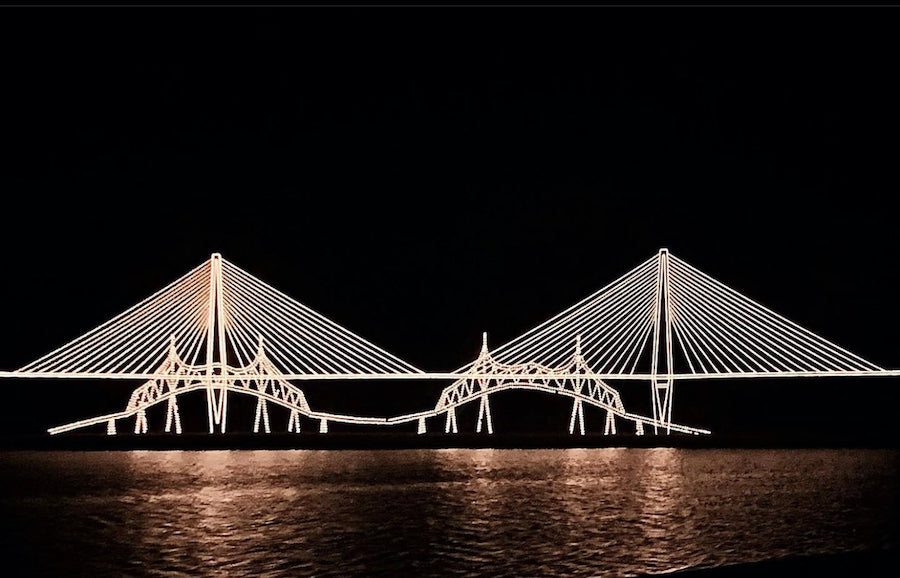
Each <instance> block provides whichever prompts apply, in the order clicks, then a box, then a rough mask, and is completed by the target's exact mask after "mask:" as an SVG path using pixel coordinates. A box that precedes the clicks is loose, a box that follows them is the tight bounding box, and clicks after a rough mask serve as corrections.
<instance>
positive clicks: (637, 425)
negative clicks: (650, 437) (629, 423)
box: [634, 421, 644, 436]
mask: <svg viewBox="0 0 900 578" xmlns="http://www.w3.org/2000/svg"><path fill="white" fill-rule="evenodd" d="M634 435H636V436H642V435H644V424H643V423H642V422H639V421H636V422H634Z"/></svg>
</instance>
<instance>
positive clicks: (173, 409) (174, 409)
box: [166, 395, 181, 434]
mask: <svg viewBox="0 0 900 578" xmlns="http://www.w3.org/2000/svg"><path fill="white" fill-rule="evenodd" d="M173 422H174V423H175V433H177V434H180V433H181V415H179V413H178V402H177V401H176V400H175V396H174V395H173V396H172V397H170V398H169V404H168V407H167V408H166V433H168V432H170V431H172V423H173Z"/></svg>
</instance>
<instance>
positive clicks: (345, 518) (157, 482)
mask: <svg viewBox="0 0 900 578" xmlns="http://www.w3.org/2000/svg"><path fill="white" fill-rule="evenodd" d="M898 472H900V452H897V451H890V450H776V451H771V450H677V449H649V450H645V449H571V450H409V451H234V452H227V451H223V452H215V451H207V452H187V451H172V452H139V451H138V452H81V453H77V452H8V453H0V524H2V526H0V527H2V534H0V536H2V540H3V550H4V552H3V559H4V560H5V561H6V562H7V564H8V566H7V568H10V567H12V568H20V569H22V570H21V571H22V573H23V574H29V575H32V574H54V575H72V574H73V573H75V574H79V575H92V576H96V575H110V576H119V575H123V574H131V575H148V574H150V575H165V576H171V575H197V574H214V575H229V576H233V575H254V576H256V575H261V576H288V575H291V576H294V575H317V576H347V575H373V574H377V575H385V576H398V575H416V576H422V575H467V576H471V575H490V576H526V575H527V576H535V575H539V576H553V575H556V576H589V575H601V574H602V575H634V574H641V573H647V572H662V571H667V570H673V569H678V568H685V567H694V566H708V565H720V564H726V563H736V562H748V561H755V560H762V559H767V558H772V557H778V556H784V555H790V554H809V553H830V552H843V551H849V550H859V549H875V548H884V547H896V546H898V542H900V540H898V537H900V531H898V507H900V500H898V494H900V488H898V480H900V478H898ZM9 564H14V565H13V566H9Z"/></svg>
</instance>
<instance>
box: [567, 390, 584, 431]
mask: <svg viewBox="0 0 900 578" xmlns="http://www.w3.org/2000/svg"><path fill="white" fill-rule="evenodd" d="M576 418H577V419H578V426H579V431H580V433H581V435H584V407H583V406H582V405H581V400H580V399H578V398H575V402H574V403H573V404H572V419H570V420H569V435H571V434H574V433H575V419H576Z"/></svg>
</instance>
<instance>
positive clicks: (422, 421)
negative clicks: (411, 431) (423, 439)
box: [416, 417, 427, 435]
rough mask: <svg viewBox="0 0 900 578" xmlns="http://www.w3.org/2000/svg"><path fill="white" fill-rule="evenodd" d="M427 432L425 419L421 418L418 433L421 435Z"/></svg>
mask: <svg viewBox="0 0 900 578" xmlns="http://www.w3.org/2000/svg"><path fill="white" fill-rule="evenodd" d="M426 431H427V430H426V429H425V418H424V417H420V418H419V427H418V429H417V430H416V433H417V434H420V435H421V434H423V433H425V432H426Z"/></svg>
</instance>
